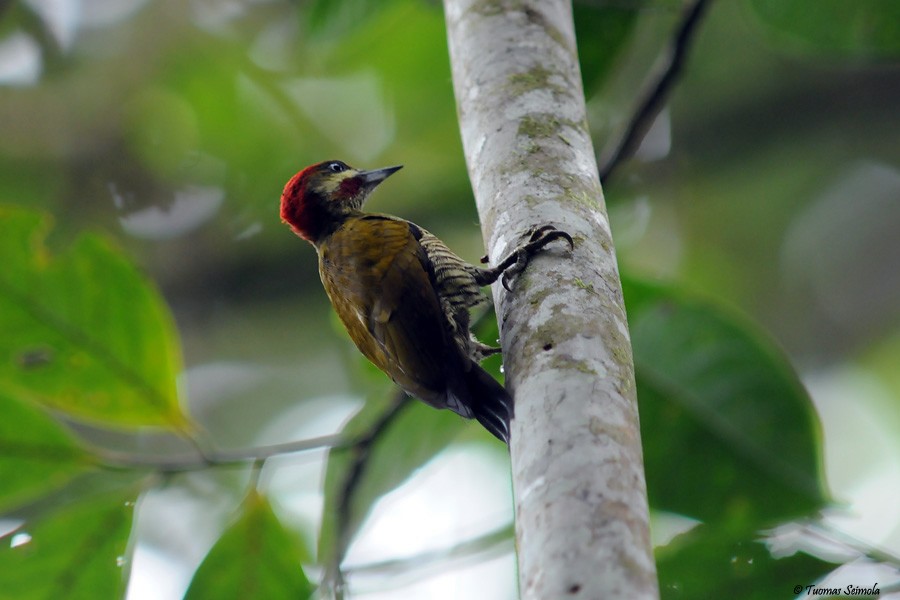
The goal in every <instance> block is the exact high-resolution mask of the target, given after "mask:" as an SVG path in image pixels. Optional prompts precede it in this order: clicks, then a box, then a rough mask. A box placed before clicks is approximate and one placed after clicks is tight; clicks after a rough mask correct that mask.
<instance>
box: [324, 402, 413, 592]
mask: <svg viewBox="0 0 900 600" xmlns="http://www.w3.org/2000/svg"><path fill="white" fill-rule="evenodd" d="M409 401H410V398H409V396H407V395H406V393H405V392H404V391H403V390H401V389H400V388H397V390H396V392H395V394H394V397H393V399H392V402H391V403H390V405H389V406H388V408H387V410H386V411H385V412H384V413H383V414H382V415H381V416H380V417H379V418H378V420H377V421H375V423H373V424H372V426H371V427H369V428H368V429H367V430H366V431H365V432H364V433H363V434H362V435H360V436H359V437H358V438H357V439H356V440H355V441H354V443H353V444H351V445H349V446H348V448H347V450H348V451H349V452H352V453H353V455H352V457H351V463H350V465H349V466H348V468H347V472H346V476H345V478H344V481H343V484H342V485H341V491H340V494H339V496H338V499H337V519H336V521H337V523H336V525H335V540H336V541H335V547H334V556H331V557H328V560H329V564H328V566H327V572H326V576H325V580H326V581H327V582H328V583H329V584H330V585H331V586H332V590H333V592H334V596H335V598H336V599H337V600H340V599H341V598H343V595H344V588H345V586H344V575H343V572H342V571H341V562H342V561H343V560H344V555H345V554H346V553H347V547H348V546H349V544H350V529H349V525H350V522H351V520H352V515H351V513H350V510H351V507H352V505H353V495H354V494H355V493H356V490H357V488H358V487H359V484H360V482H361V481H362V478H363V475H364V474H365V472H366V467H367V466H368V464H369V458H370V451H371V449H372V444H374V443H375V441H376V440H377V439H378V437H379V436H380V435H381V434H382V433H384V431H385V430H386V429H387V428H388V426H389V425H390V424H391V423H393V421H394V419H395V418H396V417H397V415H399V414H400V412H401V410H402V409H403V408H404V407H405V406H406V405H407V404H409Z"/></svg>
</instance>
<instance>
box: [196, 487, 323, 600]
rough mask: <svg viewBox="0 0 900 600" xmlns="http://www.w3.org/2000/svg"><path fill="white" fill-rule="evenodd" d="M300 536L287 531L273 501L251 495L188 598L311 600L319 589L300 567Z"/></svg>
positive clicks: (302, 555)
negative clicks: (276, 512) (270, 502)
mask: <svg viewBox="0 0 900 600" xmlns="http://www.w3.org/2000/svg"><path fill="white" fill-rule="evenodd" d="M304 558H305V553H304V552H303V551H302V548H301V546H300V544H299V543H298V540H297V538H296V535H295V534H293V533H291V532H289V531H287V530H286V529H284V527H283V526H282V525H281V523H280V522H279V520H278V517H276V516H275V513H274V512H273V511H272V507H271V506H270V505H269V503H268V501H267V500H266V499H265V498H264V497H263V496H261V495H260V494H258V493H257V492H255V491H254V492H251V493H250V495H249V496H248V497H247V499H246V500H245V502H244V505H243V512H242V513H241V515H240V517H239V518H238V520H237V521H236V522H235V523H234V524H233V525H231V526H230V527H229V528H228V529H227V530H226V531H225V533H224V534H222V537H221V538H219V541H217V542H216V544H215V545H214V546H213V547H212V549H211V550H210V551H209V554H207V555H206V558H204V559H203V563H201V565H200V567H199V568H198V569H197V572H196V573H195V574H194V578H193V580H192V581H191V585H190V588H188V591H187V594H186V595H185V599H186V600H203V599H206V598H209V599H215V600H228V599H229V598H234V600H244V599H246V598H267V599H268V598H271V599H273V600H277V599H278V598H284V599H285V600H288V599H289V600H301V599H302V598H309V597H310V596H311V595H312V593H313V591H314V590H315V586H313V585H312V584H311V583H310V582H309V580H308V579H307V578H306V574H305V573H304V572H303V568H302V567H301V565H300V563H301V561H302V560H304Z"/></svg>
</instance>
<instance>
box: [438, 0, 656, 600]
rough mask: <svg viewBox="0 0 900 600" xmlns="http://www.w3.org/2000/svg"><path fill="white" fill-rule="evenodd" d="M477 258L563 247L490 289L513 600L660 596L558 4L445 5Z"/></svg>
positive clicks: (613, 285)
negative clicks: (507, 474)
mask: <svg viewBox="0 0 900 600" xmlns="http://www.w3.org/2000/svg"><path fill="white" fill-rule="evenodd" d="M444 7H445V13H446V19H447V31H448V37H449V42H450V58H451V63H452V69H453V84H454V89H455V92H456V101H457V107H458V111H459V121H460V128H461V131H462V138H463V145H464V147H465V153H466V162H467V163H468V167H469V175H470V178H471V180H472V185H473V188H474V191H475V198H476V200H477V203H478V211H479V214H480V216H481V222H482V226H483V231H484V237H485V244H486V247H487V249H488V251H489V255H490V257H491V259H492V262H496V261H497V260H499V259H500V258H502V257H503V256H505V255H506V254H507V253H509V252H510V251H512V250H513V249H514V248H515V246H516V245H518V244H519V243H521V242H522V241H523V239H524V236H526V231H527V230H528V229H529V228H530V227H532V226H536V225H544V224H552V225H555V226H557V227H558V228H559V229H562V230H565V231H567V232H568V233H570V234H571V235H572V236H573V238H574V239H575V251H574V253H572V254H571V255H570V254H568V253H567V251H566V245H565V243H564V242H561V241H560V242H554V243H553V244H551V245H550V246H548V247H547V249H545V250H544V252H543V253H542V254H540V255H539V256H537V257H536V258H535V259H534V260H533V261H532V263H531V264H530V265H529V266H528V268H527V269H526V270H525V272H524V273H523V274H521V275H519V276H518V277H517V278H516V279H515V281H514V284H513V293H511V294H510V293H507V292H506V291H505V290H503V288H502V287H501V286H500V285H499V284H495V285H494V287H493V292H494V300H495V303H496V306H497V314H498V318H499V320H500V329H501V342H502V345H503V350H504V364H505V371H506V378H507V386H508V387H509V389H510V390H511V391H512V392H513V394H514V396H515V399H516V409H515V410H516V416H515V419H514V420H513V424H512V442H511V454H512V466H513V485H514V487H515V498H516V538H517V547H518V560H519V581H520V589H521V595H522V597H523V598H527V599H542V600H557V599H560V598H584V599H589V600H598V599H603V598H656V597H658V587H657V581H656V571H655V565H654V562H653V558H652V556H653V555H652V549H651V545H650V538H649V527H648V510H647V497H646V486H645V483H644V475H643V463H642V455H641V444H640V430H639V427H638V413H637V402H636V398H635V387H634V368H633V362H632V356H631V344H630V340H629V335H628V326H627V323H626V320H625V309H624V305H623V302H622V292H621V285H620V282H619V275H618V270H617V266H616V258H615V253H614V248H613V243H612V236H611V234H610V228H609V221H608V219H607V215H606V210H605V205H604V200H603V192H602V190H601V188H600V182H599V179H598V176H597V166H596V162H595V159H594V151H593V147H592V144H591V139H590V135H589V133H588V127H587V122H586V116H585V106H584V92H583V90H582V86H581V76H580V73H579V67H578V58H577V53H576V46H575V34H574V27H573V24H572V13H571V5H570V4H569V2H568V1H567V0H444Z"/></svg>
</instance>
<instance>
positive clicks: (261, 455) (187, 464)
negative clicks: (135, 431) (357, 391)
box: [87, 434, 356, 473]
mask: <svg viewBox="0 0 900 600" xmlns="http://www.w3.org/2000/svg"><path fill="white" fill-rule="evenodd" d="M354 443H356V442H354V441H353V440H349V441H348V440H346V439H344V437H343V436H342V435H340V434H335V435H325V436H321V437H315V438H308V439H305V440H297V441H294V442H286V443H284V444H273V445H271V446H259V447H256V448H242V449H239V450H214V451H210V450H206V451H204V453H203V454H200V453H199V452H198V453H190V454H178V455H173V456H148V455H145V454H134V453H131V452H120V451H117V450H106V449H102V448H89V449H88V450H87V452H88V453H89V454H90V455H91V456H92V457H93V458H94V460H95V462H96V464H97V465H98V466H100V467H102V468H107V469H114V470H128V469H148V470H152V471H158V472H160V473H178V472H183V471H198V470H202V469H208V468H210V467H235V466H247V463H255V462H260V461H265V460H267V459H269V458H272V457H273V456H283V455H285V454H296V453H298V452H308V451H310V450H320V449H325V448H338V447H344V446H350V445H353V444H354Z"/></svg>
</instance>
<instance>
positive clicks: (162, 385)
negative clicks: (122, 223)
mask: <svg viewBox="0 0 900 600" xmlns="http://www.w3.org/2000/svg"><path fill="white" fill-rule="evenodd" d="M47 229H48V218H47V217H46V216H43V215H41V214H38V213H34V212H30V211H25V210H21V209H15V208H2V207H0V256H2V257H3V261H4V265H3V270H2V271H0V330H2V331H3V332H4V334H3V336H2V337H0V389H2V390H5V391H6V392H7V393H9V394H11V395H13V396H16V397H24V398H28V399H30V400H33V401H37V402H40V403H42V404H44V405H46V406H49V407H51V408H54V409H57V410H60V411H63V412H65V413H66V414H67V415H69V416H71V417H74V418H78V419H84V420H87V421H93V422H97V423H103V424H107V425H117V426H169V427H179V428H184V427H186V426H187V418H186V417H185V416H184V414H183V413H182V412H181V410H180V408H179V405H178V395H177V391H176V386H175V377H176V375H177V374H178V372H179V370H180V368H181V358H180V352H179V346H178V342H177V337H176V332H175V326H174V323H173V321H172V317H171V315H170V314H169V312H168V310H167V308H166V305H165V303H164V302H163V300H162V298H161V297H160V295H159V293H158V292H157V291H156V290H155V289H154V288H153V287H152V286H151V285H150V283H149V282H148V281H147V279H146V278H145V277H143V276H142V275H141V274H140V273H139V272H138V271H137V270H136V269H135V268H134V266H133V265H131V264H130V263H129V262H128V261H127V260H126V259H125V258H124V257H123V256H122V255H121V253H120V252H118V251H117V250H115V249H114V248H113V247H112V246H111V245H110V244H109V242H107V241H106V240H104V239H102V238H100V237H97V236H93V235H84V236H82V237H81V238H80V239H79V240H77V241H76V242H75V243H74V244H73V245H72V247H71V248H69V250H68V251H67V252H66V253H65V254H63V255H61V256H59V257H51V256H49V255H48V253H47V250H46V248H45V247H44V238H45V237H46V233H47Z"/></svg>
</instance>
